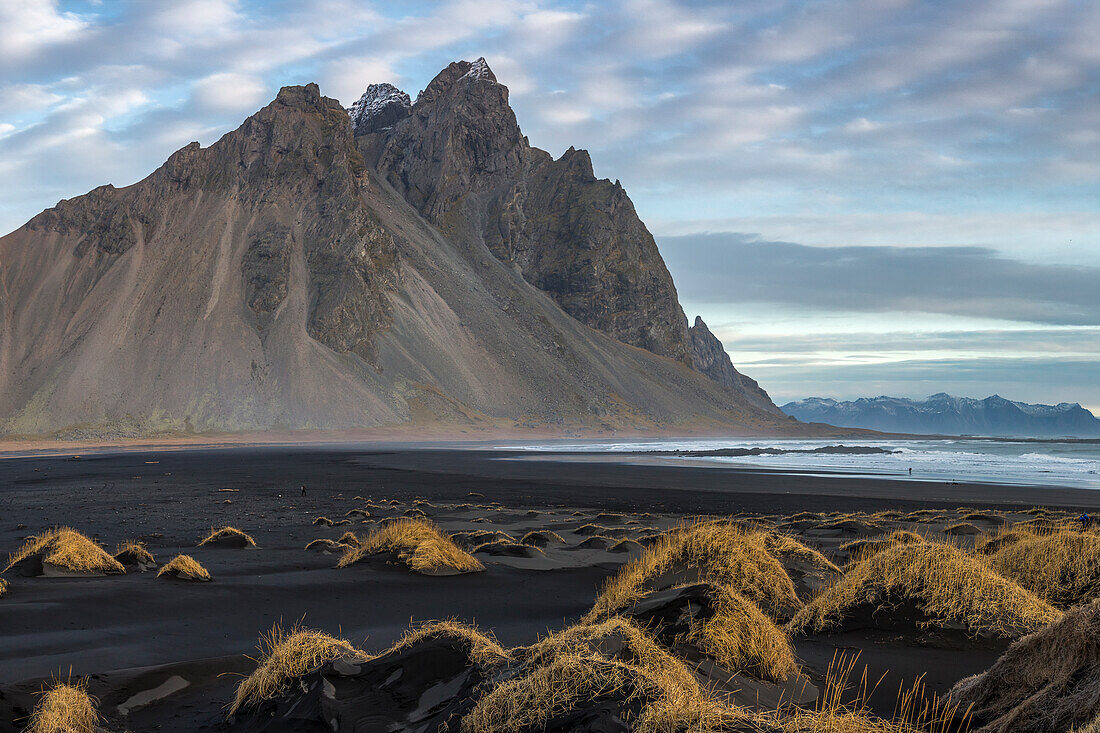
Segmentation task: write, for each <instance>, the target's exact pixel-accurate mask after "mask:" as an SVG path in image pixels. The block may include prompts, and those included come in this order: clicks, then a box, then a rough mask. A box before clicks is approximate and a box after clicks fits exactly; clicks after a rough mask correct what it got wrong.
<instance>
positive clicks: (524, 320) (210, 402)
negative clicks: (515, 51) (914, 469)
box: [0, 59, 780, 434]
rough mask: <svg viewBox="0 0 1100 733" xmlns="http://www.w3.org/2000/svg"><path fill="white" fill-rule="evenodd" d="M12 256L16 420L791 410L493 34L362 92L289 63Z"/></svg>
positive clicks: (625, 421) (6, 359)
mask: <svg viewBox="0 0 1100 733" xmlns="http://www.w3.org/2000/svg"><path fill="white" fill-rule="evenodd" d="M0 263H3V267H0V362H2V363H4V364H8V365H19V368H18V369H0V434H3V433H5V432H15V433H26V434H38V433H44V432H49V431H53V430H58V429H61V428H65V427H66V426H70V425H84V424H87V425H103V426H107V429H108V430H113V429H115V428H114V427H113V426H115V425H116V424H121V423H119V422H118V421H120V420H130V421H131V422H132V421H133V418H130V417H128V416H137V417H136V420H137V425H138V427H137V428H136V430H138V431H156V430H161V429H172V430H178V429H198V430H205V429H219V430H240V429H252V428H268V427H274V426H282V427H293V428H297V427H303V428H304V427H355V426H366V425H382V424H396V423H402V422H408V421H414V420H416V421H419V420H426V421H434V420H440V421H457V422H462V423H463V424H465V423H466V422H470V421H474V422H477V421H481V420H488V421H498V420H504V421H507V420H516V421H519V420H524V421H527V420H535V421H536V422H537V421H547V422H548V423H550V424H557V425H567V424H570V423H573V422H579V423H584V424H598V425H602V426H604V427H616V426H626V425H631V426H634V427H637V426H639V425H671V424H691V425H693V426H696V427H698V426H700V425H712V426H715V427H717V426H720V425H728V424H731V423H736V424H739V425H755V426H759V427H765V428H766V427H767V426H775V425H778V424H780V423H779V422H778V421H777V420H776V416H775V415H774V413H773V412H772V410H771V409H768V407H770V403H769V404H767V405H764V409H761V407H760V406H759V405H758V404H757V397H758V396H759V395H757V396H752V395H751V394H750V392H747V391H746V389H745V386H744V385H745V384H746V383H744V382H739V384H741V387H742V388H741V389H740V390H739V391H735V390H733V389H730V388H728V387H724V386H719V384H716V383H715V381H712V379H709V378H707V377H708V374H707V372H705V371H703V370H701V369H700V370H698V371H693V369H692V368H693V367H694V366H695V364H694V362H693V354H692V350H691V340H690V338H689V336H688V328H687V325H688V323H687V319H686V318H685V317H684V313H683V310H682V309H681V308H680V305H679V301H678V298H677V294H676V288H675V285H674V284H673V282H672V277H671V275H670V274H669V272H668V269H667V268H666V267H665V264H664V262H663V260H662V258H661V255H660V253H659V252H658V250H657V246H656V243H655V242H654V241H653V237H652V236H651V235H650V233H649V231H648V230H647V229H646V227H645V225H644V224H643V223H642V221H641V219H640V218H639V217H638V215H637V213H636V212H635V210H634V207H633V204H632V203H631V201H630V199H629V197H628V196H627V194H626V192H625V191H624V190H623V189H622V187H621V186H618V185H617V184H612V183H611V182H610V181H609V180H607V179H603V178H596V176H595V175H594V173H593V166H592V159H591V157H590V156H589V155H588V153H587V152H585V151H583V150H577V149H575V148H570V149H569V150H568V151H566V153H565V154H563V155H562V156H561V157H560V158H558V159H557V160H555V159H554V158H553V157H552V156H551V155H550V154H549V153H546V152H544V151H541V150H538V149H536V148H532V147H531V146H530V145H529V143H528V141H527V139H526V138H525V137H524V136H523V134H522V132H521V131H520V128H519V125H518V123H517V121H516V117H515V114H514V113H513V111H512V109H511V107H510V106H509V104H508V90H507V88H506V87H505V86H504V85H502V84H500V83H499V82H497V81H496V77H495V76H494V74H493V73H492V70H491V69H490V68H489V66H488V64H487V63H485V61H484V59H479V60H477V61H475V62H468V61H458V62H455V63H453V64H451V65H449V66H448V67H447V68H446V69H444V70H443V71H441V72H440V73H439V74H438V75H437V76H436V78H435V79H433V80H432V82H431V83H430V84H429V85H428V87H427V88H426V89H425V90H424V92H423V93H422V94H421V95H420V96H419V97H418V98H417V102H416V103H415V104H411V105H410V104H409V100H408V96H407V95H405V94H404V93H403V92H402V91H401V90H399V89H397V88H396V87H394V86H393V85H390V84H375V85H372V86H371V87H369V88H368V89H367V90H366V92H365V93H364V94H363V95H362V96H361V97H360V99H359V100H358V101H357V102H356V104H355V105H352V109H351V114H350V115H349V112H348V111H347V110H345V109H344V108H343V106H342V105H341V104H340V103H339V102H338V101H337V100H334V99H330V98H328V97H325V96H323V95H322V94H321V92H320V89H319V88H318V87H317V85H316V84H308V85H305V86H294V87H285V88H283V89H282V90H280V91H279V94H278V96H277V97H276V99H275V100H273V101H272V102H271V103H270V104H268V105H267V106H266V107H264V108H263V109H261V110H259V111H258V112H256V113H255V114H253V115H252V116H250V117H249V118H247V119H246V120H244V121H243V122H242V124H241V125H240V127H238V128H237V129H236V130H234V131H232V132H230V133H228V134H226V135H224V136H223V137H222V138H221V139H220V140H218V141H217V142H215V143H214V144H212V145H210V146H209V147H206V148H203V147H201V146H200V145H198V144H197V143H192V144H190V145H187V146H185V147H183V148H181V149H180V150H178V151H177V152H176V153H174V154H173V155H172V156H171V157H170V158H169V159H168V160H167V161H166V162H165V164H164V165H163V166H161V167H160V168H159V169H157V170H156V171H154V172H153V173H152V174H151V175H150V176H149V177H147V178H146V179H144V180H143V181H140V182H138V183H136V184H134V185H132V186H127V187H124V188H119V189H116V188H113V187H111V186H104V187H101V188H99V189H96V190H94V191H92V192H91V193H89V194H87V195H85V196H80V197H76V198H74V199H70V200H68V201H63V202H60V203H59V204H58V205H57V206H56V207H54V208H53V209H49V210H47V211H45V212H43V213H42V214H40V215H39V216H38V217H35V219H33V220H32V221H31V222H29V223H28V225H27V226H25V227H23V228H22V229H20V230H18V231H16V232H14V233H12V234H10V235H8V236H6V237H0ZM715 344H717V340H714V343H712V344H710V346H712V347H715V348H716V349H717V351H716V352H715V360H717V361H720V357H719V356H718V352H721V345H720V344H717V346H715ZM635 347H636V348H635ZM722 356H724V354H722ZM725 363H726V364H728V357H726V361H725ZM730 369H731V370H732V366H731V367H730ZM732 373H733V374H735V375H736V370H732ZM749 383H751V380H749ZM89 385H91V387H90V386H89ZM751 385H752V386H755V383H751ZM759 394H763V393H762V391H761V392H760V393H759ZM43 395H45V396H46V397H43ZM746 395H748V396H749V398H748V399H746ZM762 399H763V400H764V401H765V402H766V400H767V397H766V395H764V396H763V398H762ZM772 409H774V408H772ZM129 424H130V423H126V425H129ZM501 424H505V423H501ZM126 429H130V428H126Z"/></svg>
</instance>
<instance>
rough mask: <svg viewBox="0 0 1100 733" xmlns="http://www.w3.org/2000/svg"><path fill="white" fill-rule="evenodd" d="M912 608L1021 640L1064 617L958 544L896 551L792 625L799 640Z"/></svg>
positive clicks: (867, 565) (860, 569)
mask: <svg viewBox="0 0 1100 733" xmlns="http://www.w3.org/2000/svg"><path fill="white" fill-rule="evenodd" d="M907 603H911V604H913V605H914V606H915V608H916V610H917V611H919V612H920V613H922V614H924V615H925V616H926V617H927V618H928V619H930V620H931V621H932V622H934V623H957V624H962V625H964V626H965V627H966V629H967V630H968V631H969V632H970V633H972V634H976V635H988V636H1001V637H1009V638H1011V637H1014V636H1019V635H1021V634H1024V633H1028V632H1031V631H1034V630H1035V629H1038V628H1040V627H1041V626H1044V625H1045V624H1048V623H1050V622H1052V621H1055V620H1057V619H1058V618H1059V617H1060V615H1061V614H1060V613H1059V612H1058V611H1057V610H1056V609H1054V608H1053V607H1051V606H1050V605H1049V604H1047V603H1046V602H1045V601H1043V600H1042V599H1040V598H1038V597H1037V596H1035V595H1034V594H1032V593H1031V592H1029V591H1027V590H1025V589H1023V588H1021V587H1020V586H1019V585H1017V584H1016V583H1014V582H1012V581H1011V580H1008V579H1006V578H1003V577H1001V576H1000V575H998V574H997V573H996V572H994V571H993V570H992V569H990V568H989V567H988V566H987V565H986V564H985V563H984V562H982V561H981V560H980V559H977V558H974V557H972V556H970V555H967V554H965V553H963V552H962V551H960V550H958V549H956V548H954V547H951V546H950V545H945V544H938V543H930V542H921V543H917V544H910V545H895V546H894V547H890V548H888V549H885V550H883V551H881V552H879V553H878V554H876V555H875V556H873V557H871V558H869V559H867V560H863V561H861V562H858V563H855V564H854V565H852V566H850V567H849V568H848V570H847V572H845V574H844V575H843V576H842V577H840V578H839V579H838V580H837V581H836V582H835V583H833V584H832V585H831V586H829V587H827V588H825V589H824V590H823V591H822V592H821V593H820V594H818V595H817V596H816V597H815V598H814V599H813V600H812V601H811V602H810V603H808V604H807V605H806V606H805V607H804V608H803V609H802V610H801V611H799V612H798V614H797V615H796V616H795V617H794V619H793V620H792V621H791V622H790V624H789V625H788V631H790V632H791V633H810V632H819V631H826V630H829V629H833V628H837V627H838V626H840V625H841V624H842V622H843V621H844V620H845V619H846V618H848V617H850V616H851V614H852V613H854V612H857V611H858V610H859V609H861V608H862V609H863V610H871V611H875V610H878V609H884V608H895V607H897V606H899V605H902V604H907Z"/></svg>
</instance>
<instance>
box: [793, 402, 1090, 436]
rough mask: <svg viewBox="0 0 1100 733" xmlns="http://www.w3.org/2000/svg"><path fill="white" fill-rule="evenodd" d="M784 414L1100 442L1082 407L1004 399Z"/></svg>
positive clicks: (808, 408) (797, 406)
mask: <svg viewBox="0 0 1100 733" xmlns="http://www.w3.org/2000/svg"><path fill="white" fill-rule="evenodd" d="M780 409H781V410H783V412H785V413H787V414H788V415H791V416H793V417H796V418H798V419H799V420H802V421H803V422H823V423H829V424H830V425H838V426H841V427H846V428H870V429H872V430H883V431H886V432H892V433H924V434H943V435H998V436H1014V437H1035V438H1051V437H1069V436H1072V437H1081V438H1093V437H1100V419H1097V418H1096V416H1094V415H1093V414H1092V413H1091V412H1089V411H1088V410H1086V409H1085V408H1084V407H1081V405H1079V404H1077V403H1076V402H1061V403H1059V404H1057V405H1032V404H1028V403H1026V402H1014V401H1012V400H1006V399H1005V398H1004V397H1001V396H1000V395H993V396H992V397H986V398H985V399H984V400H976V399H971V398H969V397H952V396H951V395H949V394H945V393H943V392H940V393H939V394H934V395H932V396H931V397H929V398H928V399H926V400H910V399H906V398H904V397H861V398H859V399H858V400H851V401H846V402H838V401H837V400H833V399H829V398H826V397H809V398H807V399H804V400H798V401H797V402H788V403H787V404H785V405H783V406H782V407H781V408H780Z"/></svg>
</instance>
